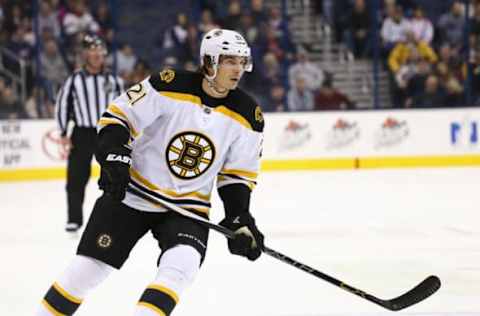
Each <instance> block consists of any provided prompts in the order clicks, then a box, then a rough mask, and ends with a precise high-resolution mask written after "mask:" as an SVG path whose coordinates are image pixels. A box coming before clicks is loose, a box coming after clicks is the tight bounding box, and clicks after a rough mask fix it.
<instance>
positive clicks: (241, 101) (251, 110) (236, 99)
mask: <svg viewBox="0 0 480 316" xmlns="http://www.w3.org/2000/svg"><path fill="white" fill-rule="evenodd" d="M226 106H227V107H228V108H230V109H231V110H232V111H234V112H236V113H238V114H240V115H241V116H242V117H243V118H244V119H245V120H247V122H248V123H250V125H251V126H252V129H253V130H254V131H256V132H260V133H261V132H263V128H264V126H265V121H264V118H263V113H262V109H261V108H260V105H258V103H257V102H256V101H255V99H254V98H253V97H251V96H250V95H249V94H247V93H246V92H244V91H243V90H241V89H240V88H237V89H235V90H233V91H232V92H231V93H230V95H229V97H228V102H227V104H226Z"/></svg>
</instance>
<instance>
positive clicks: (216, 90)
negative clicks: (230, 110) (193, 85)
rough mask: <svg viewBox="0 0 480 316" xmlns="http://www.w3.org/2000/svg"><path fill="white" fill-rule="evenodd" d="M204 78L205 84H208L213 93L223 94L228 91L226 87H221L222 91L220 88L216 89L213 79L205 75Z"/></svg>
mask: <svg viewBox="0 0 480 316" xmlns="http://www.w3.org/2000/svg"><path fill="white" fill-rule="evenodd" d="M205 79H207V84H208V86H209V87H210V88H211V89H212V90H213V91H214V92H215V93H217V94H219V95H224V94H226V93H227V92H228V89H227V88H225V89H223V91H222V90H220V89H218V87H217V85H216V84H215V81H213V80H211V79H210V78H207V77H206V78H205Z"/></svg>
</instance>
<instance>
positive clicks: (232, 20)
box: [222, 0, 242, 30]
mask: <svg viewBox="0 0 480 316" xmlns="http://www.w3.org/2000/svg"><path fill="white" fill-rule="evenodd" d="M241 14H242V5H241V4H240V1H239V0H232V1H230V3H229V5H228V14H227V16H226V17H225V19H224V21H223V23H222V24H223V27H224V28H226V29H229V30H238V29H239V28H240V18H241Z"/></svg>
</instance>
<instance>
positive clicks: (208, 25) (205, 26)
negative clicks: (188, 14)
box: [198, 9, 219, 34]
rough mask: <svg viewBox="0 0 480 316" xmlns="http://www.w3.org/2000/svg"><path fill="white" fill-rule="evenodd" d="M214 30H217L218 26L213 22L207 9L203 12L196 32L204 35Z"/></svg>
mask: <svg viewBox="0 0 480 316" xmlns="http://www.w3.org/2000/svg"><path fill="white" fill-rule="evenodd" d="M215 28H219V25H218V24H217V23H216V22H215V20H214V18H213V15H212V12H211V11H210V10H208V9H205V10H203V11H202V15H201V17H200V23H199V24H198V30H199V31H200V33H202V34H205V33H207V32H208V31H210V30H213V29H215Z"/></svg>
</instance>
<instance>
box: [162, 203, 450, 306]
mask: <svg viewBox="0 0 480 316" xmlns="http://www.w3.org/2000/svg"><path fill="white" fill-rule="evenodd" d="M161 203H162V204H163V205H164V206H165V207H166V208H167V209H169V210H171V211H174V212H176V213H179V214H181V215H183V216H185V217H189V218H191V219H193V220H195V221H197V222H201V223H202V224H203V225H205V226H207V227H208V228H210V229H212V230H215V231H217V232H219V233H220V234H222V235H224V236H226V237H227V238H234V237H235V233H234V232H233V231H231V230H230V229H228V228H225V227H223V226H220V225H217V224H215V223H212V222H210V221H209V220H207V219H205V218H203V217H201V216H198V215H196V214H194V213H192V212H190V211H188V210H186V209H183V208H181V207H179V206H177V205H175V204H172V203H169V202H166V201H162V202H161ZM263 252H264V253H266V254H267V255H269V256H271V257H273V258H275V259H278V260H280V261H282V262H284V263H287V264H289V265H291V266H293V267H295V268H297V269H300V270H302V271H304V272H307V273H309V274H311V275H313V276H316V277H317V278H320V279H322V280H324V281H327V282H328V283H330V284H333V285H336V286H338V287H340V288H342V289H344V290H345V291H347V292H350V293H352V294H355V295H357V296H359V297H361V298H363V299H365V300H367V301H370V302H372V303H375V304H377V305H380V306H382V307H383V308H386V309H388V310H391V311H399V310H401V309H404V308H407V307H409V306H412V305H414V304H417V303H419V302H421V301H423V300H424V299H426V298H427V297H429V296H430V295H432V294H433V293H435V292H436V291H437V290H438V289H439V288H440V285H441V282H440V279H439V278H438V277H437V276H434V275H431V276H429V277H428V278H426V279H425V280H423V281H422V282H421V283H420V284H418V285H417V286H415V287H414V288H413V289H411V290H410V291H408V292H407V293H405V294H403V295H400V296H398V297H396V298H393V299H390V300H382V299H380V298H378V297H375V296H373V295H371V294H368V293H366V292H364V291H362V290H359V289H356V288H354V287H353V286H351V285H348V284H346V283H344V282H342V281H340V280H338V279H336V278H334V277H331V276H329V275H327V274H325V273H323V272H320V271H318V270H316V269H314V268H312V267H309V266H307V265H305V264H303V263H301V262H298V261H296V260H294V259H292V258H290V257H288V256H286V255H284V254H281V253H280V252H278V251H276V250H273V249H271V248H268V247H266V246H265V247H264V249H263Z"/></svg>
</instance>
